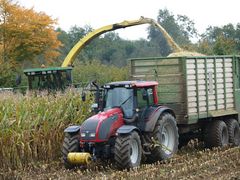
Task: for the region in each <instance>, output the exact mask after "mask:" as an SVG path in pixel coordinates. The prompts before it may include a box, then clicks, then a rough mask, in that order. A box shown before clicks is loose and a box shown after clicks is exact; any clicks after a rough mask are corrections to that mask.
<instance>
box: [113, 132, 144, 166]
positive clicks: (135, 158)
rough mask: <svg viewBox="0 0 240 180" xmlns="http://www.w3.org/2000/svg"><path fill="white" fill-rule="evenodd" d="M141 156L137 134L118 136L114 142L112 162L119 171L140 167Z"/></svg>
mask: <svg viewBox="0 0 240 180" xmlns="http://www.w3.org/2000/svg"><path fill="white" fill-rule="evenodd" d="M141 156H142V147H141V140H140V137H139V135H138V133H137V132H135V131H133V132H131V133H130V134H127V135H126V134H124V135H121V134H120V135H119V136H118V137H117V138H116V142H115V151H114V160H115V162H116V165H117V167H118V168H119V169H124V168H127V169H129V168H133V167H137V166H139V165H140V162H141Z"/></svg>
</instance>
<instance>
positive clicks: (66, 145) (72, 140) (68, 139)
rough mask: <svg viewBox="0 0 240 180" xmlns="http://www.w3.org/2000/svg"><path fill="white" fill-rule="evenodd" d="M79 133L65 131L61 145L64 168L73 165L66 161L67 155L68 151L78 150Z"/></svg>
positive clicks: (70, 167)
mask: <svg viewBox="0 0 240 180" xmlns="http://www.w3.org/2000/svg"><path fill="white" fill-rule="evenodd" d="M79 151H80V146H79V135H78V134H76V133H75V134H70V133H66V134H65V137H64V141H63V145H62V156H63V162H64V166H65V168H66V169H72V168H74V167H75V165H73V164H71V163H69V162H68V159H67V156H68V153H69V152H79Z"/></svg>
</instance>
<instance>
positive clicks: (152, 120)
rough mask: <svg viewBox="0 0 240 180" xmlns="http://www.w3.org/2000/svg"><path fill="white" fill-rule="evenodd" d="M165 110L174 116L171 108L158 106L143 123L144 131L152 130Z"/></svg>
mask: <svg viewBox="0 0 240 180" xmlns="http://www.w3.org/2000/svg"><path fill="white" fill-rule="evenodd" d="M165 112H168V113H170V114H171V115H173V117H174V118H176V116H175V113H174V111H173V110H172V109H170V108H168V107H164V106H159V107H158V108H157V109H156V110H155V111H154V112H153V113H152V114H151V116H150V117H149V119H148V121H147V122H146V124H145V128H144V131H146V132H152V131H153V130H154V128H155V126H156V123H157V121H158V119H159V118H160V116H161V115H162V114H163V113H165Z"/></svg>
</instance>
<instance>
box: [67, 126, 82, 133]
mask: <svg viewBox="0 0 240 180" xmlns="http://www.w3.org/2000/svg"><path fill="white" fill-rule="evenodd" d="M80 127H81V126H69V127H67V128H66V129H64V132H65V133H77V132H78V131H79V130H80Z"/></svg>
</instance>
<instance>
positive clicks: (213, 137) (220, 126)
mask: <svg viewBox="0 0 240 180" xmlns="http://www.w3.org/2000/svg"><path fill="white" fill-rule="evenodd" d="M205 144H206V147H208V148H213V147H223V146H226V145H228V128H227V125H226V123H225V122H224V121H222V120H213V121H212V122H211V123H209V125H208V126H207V127H206V133H205Z"/></svg>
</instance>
